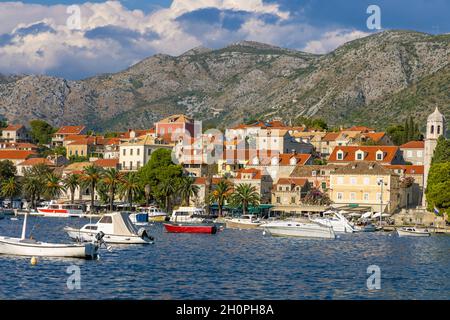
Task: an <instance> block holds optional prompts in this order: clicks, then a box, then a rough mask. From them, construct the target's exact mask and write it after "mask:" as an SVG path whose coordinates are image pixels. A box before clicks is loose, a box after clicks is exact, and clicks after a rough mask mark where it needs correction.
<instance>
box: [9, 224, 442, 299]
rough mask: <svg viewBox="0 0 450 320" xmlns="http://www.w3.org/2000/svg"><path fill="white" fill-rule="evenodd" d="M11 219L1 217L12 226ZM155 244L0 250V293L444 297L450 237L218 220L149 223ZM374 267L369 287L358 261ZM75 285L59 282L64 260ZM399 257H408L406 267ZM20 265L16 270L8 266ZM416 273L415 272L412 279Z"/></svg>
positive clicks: (54, 229) (55, 227) (37, 230)
mask: <svg viewBox="0 0 450 320" xmlns="http://www.w3.org/2000/svg"><path fill="white" fill-rule="evenodd" d="M87 223H89V219H85V218H81V219H77V218H74V219H67V218H42V217H34V216H31V217H29V225H30V231H31V232H32V236H33V237H34V238H37V239H41V240H45V241H51V242H56V243H58V242H59V243H66V242H70V239H69V237H68V236H67V235H65V233H64V231H63V229H64V227H66V226H68V225H69V226H71V227H74V228H81V227H82V226H83V225H85V224H87ZM21 228H22V217H20V218H19V220H17V221H15V220H9V219H8V218H6V219H3V220H1V221H0V234H9V235H13V234H18V233H20V230H21ZM147 228H148V230H149V233H150V234H151V235H152V236H153V237H154V238H155V242H154V244H152V245H150V246H142V245H119V244H116V245H112V246H111V249H110V250H106V249H101V250H100V251H99V254H100V257H99V259H98V260H79V259H61V258H39V259H38V262H37V264H36V265H31V264H30V258H29V257H10V256H2V257H1V258H0V267H1V269H2V270H3V271H2V282H1V284H0V289H1V290H0V298H1V299H12V298H14V299H61V300H65V299H191V298H195V299H225V300H227V299H281V300H284V299H288V300H289V299H447V298H448V292H449V290H450V288H449V284H448V282H446V281H443V279H446V277H447V276H446V275H448V270H450V258H449V256H448V248H449V246H450V237H448V236H445V235H433V236H431V237H427V238H415V237H398V236H397V235H396V234H395V233H394V232H361V233H351V234H350V233H344V234H338V235H337V237H336V239H335V240H333V241H328V240H320V239H317V240H311V239H302V238H291V237H270V236H264V235H263V233H262V230H261V229H246V230H239V229H233V228H225V229H223V230H221V231H220V232H218V233H217V234H215V235H209V234H176V233H168V232H166V231H165V230H164V228H163V225H162V224H161V223H152V224H150V225H149V226H148V227H147ZM374 264H375V265H378V266H379V267H380V269H381V278H382V280H381V281H382V282H381V283H382V285H381V289H380V290H368V288H367V286H366V280H367V277H368V275H367V268H368V266H370V265H374ZM71 265H76V266H78V267H80V271H81V289H80V290H69V289H68V288H67V286H66V282H67V278H68V276H69V275H68V274H67V273H66V270H67V268H68V267H69V266H71ZM405 266H407V267H405ZM17 270H20V273H18V272H17ZM419 279H420V281H419Z"/></svg>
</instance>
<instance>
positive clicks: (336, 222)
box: [311, 211, 355, 233]
mask: <svg viewBox="0 0 450 320" xmlns="http://www.w3.org/2000/svg"><path fill="white" fill-rule="evenodd" d="M311 221H313V222H317V223H319V224H322V225H325V226H329V227H332V228H333V231H334V232H337V233H353V232H355V227H354V226H353V225H352V224H351V223H350V222H349V221H348V220H347V218H345V217H344V215H343V214H341V213H339V212H335V211H325V212H324V213H323V216H322V217H318V218H313V219H311Z"/></svg>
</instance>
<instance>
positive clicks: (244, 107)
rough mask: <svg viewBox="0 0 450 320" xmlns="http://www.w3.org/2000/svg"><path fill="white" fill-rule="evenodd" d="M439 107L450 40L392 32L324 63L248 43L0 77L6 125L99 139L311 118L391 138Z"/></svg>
mask: <svg viewBox="0 0 450 320" xmlns="http://www.w3.org/2000/svg"><path fill="white" fill-rule="evenodd" d="M0 71H1V70H0ZM436 106H438V107H439V109H440V111H441V112H442V113H444V114H445V115H446V116H447V119H450V34H443V35H429V34H424V33H418V32H411V31H384V32H380V33H376V34H373V35H370V36H368V37H365V38H360V39H357V40H354V41H351V42H348V43H346V44H344V45H342V46H340V47H339V48H337V49H336V50H334V51H332V52H330V53H327V54H323V55H314V54H309V53H305V52H301V51H296V50H291V49H284V48H279V47H275V46H271V45H268V44H263V43H257V42H250V41H243V42H238V43H234V44H231V45H229V46H227V47H225V48H222V49H218V50H212V49H208V48H203V47H199V48H194V49H192V50H190V51H188V52H186V53H184V54H182V55H180V56H177V57H174V56H169V55H164V54H157V55H154V56H151V57H149V58H147V59H144V60H143V61H141V62H139V63H137V64H135V65H133V66H131V67H129V68H128V69H126V70H124V71H121V72H118V73H114V74H102V75H98V76H95V77H91V78H88V79H83V80H77V81H73V80H66V79H62V78H57V77H50V76H43V75H13V76H8V75H0V116H2V117H3V118H4V119H7V120H8V121H9V122H10V123H24V124H26V123H27V122H28V121H29V120H32V119H42V120H45V121H47V122H49V123H50V124H52V125H54V126H60V125H63V124H67V125H68V124H86V125H87V126H88V127H89V128H91V129H93V130H97V131H112V130H124V129H127V128H148V127H150V126H152V124H153V123H154V122H155V121H157V120H159V119H161V118H163V117H165V116H167V115H170V114H175V113H184V114H188V115H191V116H193V117H194V118H195V119H198V120H204V121H206V124H208V125H210V126H219V127H221V126H222V127H223V126H227V125H233V124H236V123H240V122H242V121H245V120H249V119H267V120H268V119H274V118H281V119H284V120H285V121H287V122H290V121H291V120H292V119H295V118H296V117H298V116H300V115H303V116H307V117H321V118H324V119H325V120H326V121H327V122H328V123H329V125H353V124H363V125H370V126H374V127H376V128H380V129H382V128H385V127H386V126H388V125H390V124H394V123H401V122H403V121H404V119H406V118H407V117H409V116H413V117H414V118H415V119H416V121H418V122H419V123H422V124H423V125H424V124H425V120H426V117H427V115H428V114H430V113H431V112H432V111H433V110H434V108H435V107H436Z"/></svg>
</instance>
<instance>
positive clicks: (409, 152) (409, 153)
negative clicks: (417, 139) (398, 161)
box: [406, 150, 413, 158]
mask: <svg viewBox="0 0 450 320" xmlns="http://www.w3.org/2000/svg"><path fill="white" fill-rule="evenodd" d="M406 156H407V157H409V158H411V157H412V156H413V155H412V150H408V151H407V152H406Z"/></svg>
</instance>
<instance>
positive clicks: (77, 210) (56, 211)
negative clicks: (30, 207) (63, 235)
mask: <svg viewBox="0 0 450 320" xmlns="http://www.w3.org/2000/svg"><path fill="white" fill-rule="evenodd" d="M84 209H85V206H84V205H81V204H67V203H53V202H52V203H50V204H49V205H47V206H44V207H39V208H37V212H38V213H39V214H40V215H42V216H44V217H52V218H68V217H75V218H81V217H84V216H85V211H84Z"/></svg>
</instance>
